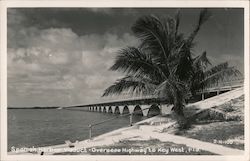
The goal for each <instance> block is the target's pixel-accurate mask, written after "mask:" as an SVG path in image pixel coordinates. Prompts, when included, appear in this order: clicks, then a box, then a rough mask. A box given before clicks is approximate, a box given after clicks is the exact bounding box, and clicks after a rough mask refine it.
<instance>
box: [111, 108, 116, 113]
mask: <svg viewBox="0 0 250 161" xmlns="http://www.w3.org/2000/svg"><path fill="white" fill-rule="evenodd" d="M115 107H116V106H111V110H112V113H113V114H114V113H115Z"/></svg>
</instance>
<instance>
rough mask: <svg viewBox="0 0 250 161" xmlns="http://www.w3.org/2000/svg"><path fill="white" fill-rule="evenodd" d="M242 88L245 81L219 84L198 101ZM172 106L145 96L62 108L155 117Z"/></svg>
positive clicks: (201, 94)
mask: <svg viewBox="0 0 250 161" xmlns="http://www.w3.org/2000/svg"><path fill="white" fill-rule="evenodd" d="M242 86H243V80H237V81H236V83H235V82H234V83H232V82H230V84H229V83H228V82H224V83H223V84H218V86H213V87H209V88H206V89H204V90H202V91H198V92H197V93H198V94H199V96H198V97H199V98H198V100H196V101H200V100H204V99H206V98H209V97H212V96H215V95H219V94H220V93H224V92H227V91H230V90H233V89H236V88H239V87H242ZM171 106H172V105H167V102H166V101H164V100H160V99H159V98H156V97H155V96H145V97H134V98H127V99H121V100H116V101H107V102H100V103H95V104H87V105H76V106H69V107H62V108H64V109H65V108H76V109H78V108H84V109H86V110H88V111H94V112H104V113H113V114H121V115H123V114H128V113H130V114H131V113H133V114H137V115H143V116H154V115H158V114H160V113H161V114H166V113H169V112H170V110H171Z"/></svg>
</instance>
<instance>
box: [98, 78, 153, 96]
mask: <svg viewBox="0 0 250 161" xmlns="http://www.w3.org/2000/svg"><path fill="white" fill-rule="evenodd" d="M155 88H156V85H154V84H152V83H150V80H147V79H137V78H134V77H133V76H126V77H124V78H122V79H119V80H117V81H116V82H115V83H114V84H113V85H111V86H110V87H108V88H107V89H105V91H104V93H103V95H102V96H108V95H118V94H121V93H122V92H124V91H126V92H129V93H132V94H137V95H138V94H140V93H143V94H144V95H147V94H152V93H153V91H154V90H155Z"/></svg>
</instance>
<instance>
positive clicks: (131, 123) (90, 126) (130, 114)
mask: <svg viewBox="0 0 250 161" xmlns="http://www.w3.org/2000/svg"><path fill="white" fill-rule="evenodd" d="M150 108H151V107H149V108H145V109H139V110H135V111H133V112H132V113H126V114H122V115H118V116H115V117H112V118H110V119H106V120H103V121H100V122H96V123H93V124H89V125H88V128H89V139H92V134H93V133H92V132H93V127H95V126H98V125H101V124H104V123H106V122H109V121H112V120H115V119H118V118H120V117H125V116H129V126H133V115H134V113H136V112H138V111H141V112H142V111H144V110H148V109H150Z"/></svg>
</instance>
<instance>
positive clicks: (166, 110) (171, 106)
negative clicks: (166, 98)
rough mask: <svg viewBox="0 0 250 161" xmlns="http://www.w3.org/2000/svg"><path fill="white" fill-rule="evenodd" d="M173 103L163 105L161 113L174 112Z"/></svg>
mask: <svg viewBox="0 0 250 161" xmlns="http://www.w3.org/2000/svg"><path fill="white" fill-rule="evenodd" d="M172 108H173V105H161V114H162V115H166V114H170V113H172V111H171V109H172Z"/></svg>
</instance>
